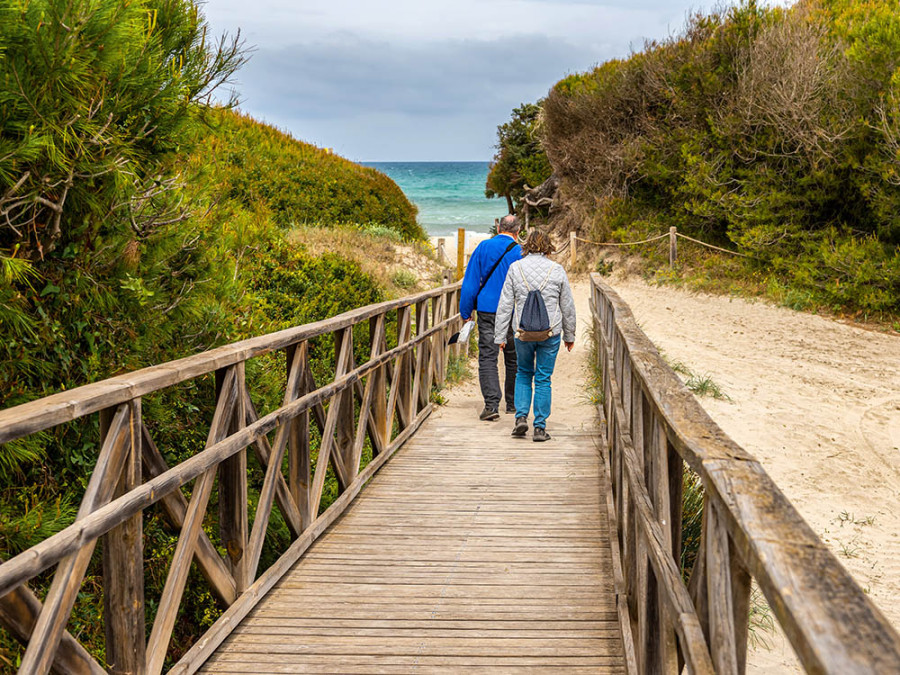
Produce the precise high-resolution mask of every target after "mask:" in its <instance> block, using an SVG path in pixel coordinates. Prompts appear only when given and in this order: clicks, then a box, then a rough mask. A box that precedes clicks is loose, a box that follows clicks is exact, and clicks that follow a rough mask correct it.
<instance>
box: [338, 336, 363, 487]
mask: <svg viewBox="0 0 900 675" xmlns="http://www.w3.org/2000/svg"><path fill="white" fill-rule="evenodd" d="M344 349H346V350H347V359H346V361H345V363H346V364H347V365H346V368H345V371H346V370H354V369H355V368H356V358H355V357H354V355H353V330H352V329H350V328H347V329H345V330H343V331H340V332H337V333H335V334H334V362H335V363H339V362H340V357H341V354H342V352H343V350H344ZM345 371H342V372H337V371H336V372H335V378H337V377H340V376H341V375H343V373H344V372H345ZM357 384H359V383H357ZM332 405H334V406H337V409H338V416H337V423H336V424H335V428H334V435H335V440H334V449H333V450H332V455H333V459H334V460H336V463H337V464H339V465H340V467H341V471H340V472H338V485H339V490H341V491H343V490H345V489H346V488H347V486H348V485H349V484H350V483H351V482H353V479H354V477H355V476H356V472H355V471H354V469H353V455H354V441H355V440H356V425H355V423H354V421H355V420H354V410H353V409H354V389H345V390H344V391H342V392H341V393H340V394H338V395H337V396H335V398H334V399H333V400H332Z"/></svg>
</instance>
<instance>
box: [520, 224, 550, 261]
mask: <svg viewBox="0 0 900 675" xmlns="http://www.w3.org/2000/svg"><path fill="white" fill-rule="evenodd" d="M555 251H556V247H555V246H554V245H553V242H552V241H550V235H548V234H547V233H546V232H544V231H543V230H536V229H535V230H532V231H531V232H529V233H528V239H526V240H525V243H524V244H523V245H522V253H524V254H525V255H528V254H529V253H543V254H544V255H550V254H551V253H554V252H555Z"/></svg>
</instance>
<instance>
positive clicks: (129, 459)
mask: <svg viewBox="0 0 900 675" xmlns="http://www.w3.org/2000/svg"><path fill="white" fill-rule="evenodd" d="M114 412H115V411H114V410H112V409H110V408H107V409H106V410H101V411H100V435H101V437H102V439H103V440H106V436H107V434H108V433H109V427H110V423H111V422H112V418H113V413H114ZM129 412H130V415H129V419H128V424H129V429H128V430H127V431H126V433H127V434H128V435H129V440H128V446H127V447H128V450H127V456H126V459H125V468H124V470H123V471H122V477H121V478H120V479H119V481H118V484H117V485H116V489H115V492H114V494H113V498H115V497H121V496H122V495H123V494H125V493H126V492H128V491H130V490H134V489H135V488H137V487H138V486H139V485H140V484H141V438H142V429H141V399H139V398H136V399H134V400H133V401H132V402H131V405H130V411H129ZM101 442H102V441H101ZM142 533H143V527H142V518H141V514H137V515H134V516H132V517H131V518H129V519H128V520H126V521H125V522H124V523H122V524H121V525H119V526H118V527H115V528H113V529H112V530H110V531H109V534H107V535H105V536H104V538H103V622H104V629H105V632H106V662H107V663H108V664H109V672H110V673H114V674H118V673H123V674H124V673H129V674H133V675H140V674H141V673H143V672H144V659H145V649H146V638H145V628H144V623H145V622H144V549H143V534H142Z"/></svg>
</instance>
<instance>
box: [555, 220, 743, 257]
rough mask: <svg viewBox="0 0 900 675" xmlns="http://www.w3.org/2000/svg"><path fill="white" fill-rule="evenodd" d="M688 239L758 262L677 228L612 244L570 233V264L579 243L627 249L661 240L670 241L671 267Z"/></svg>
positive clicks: (715, 249)
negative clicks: (639, 238)
mask: <svg viewBox="0 0 900 675" xmlns="http://www.w3.org/2000/svg"><path fill="white" fill-rule="evenodd" d="M679 237H680V238H681V239H686V240H687V241H690V242H693V243H695V244H699V245H700V246H705V247H706V248H709V249H712V250H714V251H721V252H722V253H728V254H730V255H735V256H738V257H739V258H748V259H751V260H756V259H757V258H755V257H754V256H752V255H747V254H746V253H739V252H737V251H730V250H728V249H727V248H722V247H721V246H714V245H713V244H707V243H706V242H705V241H700V240H699V239H694V238H693V237H689V236H687V235H686V234H681V233H680V232H679V231H678V228H676V227H670V228H669V231H668V233H663V234H660V235H658V236H656V237H650V238H649V239H641V240H640V241H623V242H612V241H592V240H590V239H584V238H582V237H579V236H577V235H576V234H575V232H570V233H569V262H570V264H571V265H572V266H574V265H575V261H576V259H577V242H579V241H580V242H582V243H583V244H590V245H591V246H611V247H625V246H639V245H641V244H651V243H653V242H655V241H660V240H661V239H668V240H669V267H674V266H675V261H676V260H677V259H678V238H679Z"/></svg>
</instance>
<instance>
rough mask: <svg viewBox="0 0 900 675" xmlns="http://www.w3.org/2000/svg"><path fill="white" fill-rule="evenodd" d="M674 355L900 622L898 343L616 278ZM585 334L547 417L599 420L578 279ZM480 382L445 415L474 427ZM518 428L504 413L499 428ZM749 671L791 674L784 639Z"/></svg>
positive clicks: (646, 325)
mask: <svg viewBox="0 0 900 675" xmlns="http://www.w3.org/2000/svg"><path fill="white" fill-rule="evenodd" d="M611 283H612V285H613V286H614V287H615V289H616V290H617V291H618V292H619V293H620V295H621V296H622V298H623V299H624V300H625V301H626V302H627V303H628V304H629V305H630V306H631V308H632V310H633V311H634V314H635V317H636V318H637V321H638V323H639V324H640V325H641V327H642V328H643V330H644V331H645V332H646V333H647V335H648V336H649V337H650V338H651V339H652V340H653V341H654V343H656V345H657V346H658V347H660V349H661V350H662V351H663V353H664V354H665V355H666V356H667V357H668V358H669V359H670V360H678V361H680V362H682V363H683V364H685V365H686V366H688V367H689V368H690V369H691V370H692V371H693V372H694V373H696V374H698V375H701V376H702V375H710V376H711V377H712V378H713V380H714V381H715V382H716V383H717V384H718V385H719V386H720V387H721V388H722V389H723V390H724V392H725V393H726V394H727V395H728V396H729V397H730V398H731V400H730V401H717V400H714V399H711V398H703V399H701V403H702V404H703V406H704V407H705V408H706V409H707V410H708V411H709V413H710V415H712V417H713V419H715V420H716V422H718V424H719V425H720V426H721V427H722V428H723V429H724V430H725V431H726V432H727V433H728V434H729V435H730V436H731V437H732V438H734V440H735V441H737V442H738V443H739V444H741V445H742V446H743V447H744V448H746V449H747V450H748V451H749V452H751V453H752V454H754V455H755V456H756V457H757V458H758V459H759V460H760V462H762V464H763V466H764V467H765V468H766V470H767V471H768V472H769V474H770V475H771V476H772V478H773V479H774V480H775V482H776V483H777V484H778V485H779V487H780V488H781V489H782V490H783V491H784V492H785V494H786V495H787V497H788V498H789V499H790V500H791V501H792V502H793V503H794V505H795V506H796V507H797V509H798V510H799V511H800V513H801V514H802V515H803V517H804V518H806V520H807V521H808V522H809V523H810V525H811V526H812V527H813V529H814V530H815V531H816V532H817V533H818V534H819V535H820V536H821V537H822V538H823V539H824V541H825V542H827V543H828V545H829V546H831V548H832V550H833V551H834V552H835V554H836V555H837V556H838V559H839V560H840V561H841V562H842V563H843V564H844V565H845V566H846V567H847V568H848V569H849V570H850V572H851V574H852V575H853V576H854V577H855V578H856V579H857V581H858V582H859V583H860V585H862V587H863V588H865V589H866V590H867V591H868V592H869V593H870V594H871V596H872V598H873V599H874V600H875V603H876V604H877V605H878V606H879V607H880V608H881V609H882V611H883V612H884V613H885V614H886V615H887V617H888V619H889V620H891V621H892V622H893V623H894V625H895V626H900V338H898V337H897V336H893V335H885V334H881V333H876V332H871V331H866V330H863V329H860V328H856V327H853V326H848V325H845V324H842V323H839V322H836V321H832V320H829V319H825V318H822V317H818V316H813V315H809V314H803V313H799V312H794V311H791V310H788V309H785V308H781V307H775V306H772V305H769V304H766V303H763V302H750V301H746V300H740V299H734V298H727V297H718V296H708V295H701V294H694V293H689V292H686V291H682V290H679V289H675V288H671V287H655V286H649V285H648V284H646V283H644V282H643V281H641V280H639V279H637V278H635V277H628V278H616V279H613V280H612V281H611ZM573 290H574V292H575V297H576V305H577V309H578V324H579V325H578V332H579V338H578V342H577V346H576V349H575V350H574V351H573V352H572V353H571V354H568V353H560V356H559V359H558V361H557V370H556V373H555V374H554V377H553V387H554V400H553V414H552V415H551V418H550V421H549V423H548V430H549V431H550V432H551V433H552V431H553V427H554V425H565V426H575V427H582V426H586V425H591V424H593V423H594V421H593V417H592V411H591V410H590V406H589V403H588V400H587V394H586V392H585V389H584V381H585V372H586V358H587V355H588V342H587V338H586V328H587V326H588V304H587V298H588V282H587V280H584V279H582V280H579V281H577V282H576V283H574V284H573ZM480 408H481V402H480V396H479V393H478V384H477V378H473V380H472V381H470V382H467V383H464V384H462V385H460V386H459V387H457V388H455V389H454V390H452V392H451V393H450V395H449V402H448V404H447V405H446V406H445V407H443V408H442V409H441V410H440V412H439V413H438V414H439V415H442V416H450V417H452V418H458V419H467V418H468V419H472V420H473V421H474V422H477V414H478V411H479V410H480ZM498 424H500V425H503V426H504V427H511V426H512V416H511V415H506V416H503V417H501V420H500V422H499V423H498ZM766 639H767V641H768V642H769V649H768V650H766V649H763V648H760V647H758V648H757V649H756V650H755V651H754V653H753V654H752V655H751V668H750V671H751V672H756V673H780V672H792V671H795V670H796V666H795V663H796V661H795V658H794V656H793V654H792V653H791V650H790V646H789V645H787V644H786V643H785V642H784V641H783V639H782V638H781V637H780V636H778V635H776V636H774V637H773V636H766Z"/></svg>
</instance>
